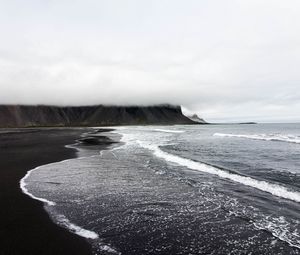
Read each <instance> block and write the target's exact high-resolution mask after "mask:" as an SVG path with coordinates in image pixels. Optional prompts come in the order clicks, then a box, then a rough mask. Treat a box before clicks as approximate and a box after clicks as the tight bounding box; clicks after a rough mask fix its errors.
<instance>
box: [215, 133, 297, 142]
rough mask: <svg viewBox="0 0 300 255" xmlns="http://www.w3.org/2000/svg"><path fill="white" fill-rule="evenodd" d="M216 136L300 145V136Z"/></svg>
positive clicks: (219, 134) (222, 134)
mask: <svg viewBox="0 0 300 255" xmlns="http://www.w3.org/2000/svg"><path fill="white" fill-rule="evenodd" d="M213 135H214V136H220V137H237V138H246V139H254V140H264V141H277V142H287V143H298V144H300V138H299V136H295V135H280V134H249V135H247V134H224V133H215V134H213Z"/></svg>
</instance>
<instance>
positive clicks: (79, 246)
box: [0, 128, 91, 255]
mask: <svg viewBox="0 0 300 255" xmlns="http://www.w3.org/2000/svg"><path fill="white" fill-rule="evenodd" d="M83 132H87V129H68V128H65V129H60V128H59V129H18V130H17V129H15V130H4V131H1V133H0V150H1V153H0V201H1V210H0V247H1V249H0V254H1V255H7V254H9V255H14V254H31V255H34V254H39V255H42V254H57V255H59V254H64V255H66V254H72V255H74V254H81V255H82V254H87V255H88V254H91V249H90V245H89V244H88V243H87V241H86V240H85V239H84V238H82V237H79V236H77V235H75V234H72V233H70V232H69V231H68V230H66V229H64V228H62V227H59V226H57V225H56V224H55V223H53V222H52V220H51V219H50V217H49V215H48V214H47V212H46V211H45V210H44V208H43V203H42V202H40V201H37V200H34V199H32V198H30V197H29V196H27V195H25V194H23V193H22V191H21V189H20V184H19V182H20V180H21V179H22V178H23V177H24V176H25V174H26V172H27V171H29V170H31V169H33V168H35V167H37V166H40V165H44V164H48V163H51V162H57V161H61V160H64V159H68V158H73V157H76V150H75V149H72V148H66V147H65V145H66V144H72V143H74V141H75V140H76V139H78V138H79V136H80V135H81V134H82V133H83Z"/></svg>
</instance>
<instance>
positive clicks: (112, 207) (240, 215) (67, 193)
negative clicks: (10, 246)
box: [20, 124, 300, 255]
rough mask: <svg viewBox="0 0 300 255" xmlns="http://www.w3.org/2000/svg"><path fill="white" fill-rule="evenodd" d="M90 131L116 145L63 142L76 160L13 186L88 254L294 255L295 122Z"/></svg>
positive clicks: (299, 196) (299, 237)
mask: <svg viewBox="0 0 300 255" xmlns="http://www.w3.org/2000/svg"><path fill="white" fill-rule="evenodd" d="M95 130H97V128H95ZM88 135H90V134H85V136H88ZM97 135H99V136H108V137H110V138H111V139H114V140H119V141H120V142H119V143H115V144H112V145H111V146H109V147H108V148H107V149H106V150H101V149H100V148H99V147H97V145H92V146H82V145H81V144H80V143H76V144H73V145H68V147H72V148H76V149H77V153H78V157H77V158H74V159H68V160H64V161H61V162H56V163H52V164H48V165H44V166H40V167H38V168H36V169H33V170H31V171H30V172H28V173H27V175H26V176H25V177H24V178H23V179H22V180H21V183H20V185H21V188H22V190H23V192H24V193H26V194H27V195H29V196H31V197H32V198H33V199H37V200H40V201H42V202H44V204H45V209H46V210H47V212H48V213H49V215H50V216H51V218H52V220H53V221H54V222H55V223H57V224H58V225H60V226H62V227H64V228H67V229H69V230H70V231H71V232H73V233H76V234H78V235H80V236H82V237H84V238H86V239H87V241H88V242H90V244H91V246H92V247H93V252H94V254H130V255H131V254H139V255H142V254H300V124H252V125H250V124H240V125H234V124H231V125H229V124H228V125H175V126H128V127H114V131H111V132H104V133H95V134H94V135H93V136H97Z"/></svg>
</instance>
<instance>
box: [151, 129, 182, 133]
mask: <svg viewBox="0 0 300 255" xmlns="http://www.w3.org/2000/svg"><path fill="white" fill-rule="evenodd" d="M153 130H154V131H157V132H164V133H184V132H185V131H183V130H170V129H160V128H156V129H153Z"/></svg>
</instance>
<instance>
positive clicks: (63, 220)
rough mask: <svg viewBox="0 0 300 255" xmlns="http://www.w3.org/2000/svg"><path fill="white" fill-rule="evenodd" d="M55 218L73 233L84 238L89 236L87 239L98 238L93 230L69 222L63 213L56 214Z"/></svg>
mask: <svg viewBox="0 0 300 255" xmlns="http://www.w3.org/2000/svg"><path fill="white" fill-rule="evenodd" d="M56 220H57V221H58V222H59V223H60V224H61V225H63V226H64V227H66V228H67V229H69V230H71V231H72V232H74V233H75V234H77V235H79V236H82V237H84V238H89V239H97V238H99V235H98V234H97V233H95V232H93V231H90V230H87V229H84V228H81V227H79V226H77V225H75V224H74V223H72V222H70V221H69V220H68V219H67V218H66V217H65V216H64V215H62V214H60V215H57V216H56Z"/></svg>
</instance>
